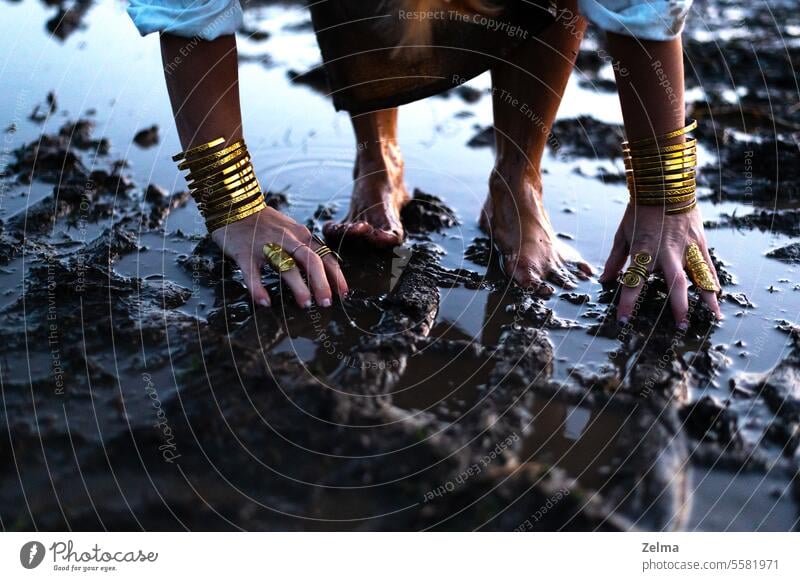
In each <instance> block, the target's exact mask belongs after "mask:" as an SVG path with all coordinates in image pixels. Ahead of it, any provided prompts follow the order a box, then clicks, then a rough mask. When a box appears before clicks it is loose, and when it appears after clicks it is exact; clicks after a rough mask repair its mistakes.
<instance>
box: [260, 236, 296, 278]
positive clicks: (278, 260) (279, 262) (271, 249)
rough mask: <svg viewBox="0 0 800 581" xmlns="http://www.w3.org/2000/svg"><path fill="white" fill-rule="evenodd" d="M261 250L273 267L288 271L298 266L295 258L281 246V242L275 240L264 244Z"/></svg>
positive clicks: (280, 270)
mask: <svg viewBox="0 0 800 581" xmlns="http://www.w3.org/2000/svg"><path fill="white" fill-rule="evenodd" d="M261 251H262V252H263V253H264V257H265V258H266V259H267V260H268V261H269V263H270V264H271V265H272V267H273V268H274V269H275V270H277V271H278V272H286V271H288V270H292V269H293V268H297V264H295V261H294V258H292V257H291V256H289V254H288V253H287V252H286V251H285V250H284V249H283V248H281V247H280V245H279V244H275V243H273V242H270V243H269V244H264V246H263V247H262V249H261Z"/></svg>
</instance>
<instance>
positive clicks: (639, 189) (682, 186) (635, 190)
mask: <svg viewBox="0 0 800 581" xmlns="http://www.w3.org/2000/svg"><path fill="white" fill-rule="evenodd" d="M628 188H632V192H631V193H632V194H634V195H638V194H656V193H664V194H665V195H667V194H670V193H671V192H674V193H677V192H678V191H681V192H683V193H686V191H684V190H688V189H689V188H691V189H692V190H695V189H697V180H696V179H691V180H686V181H684V182H677V183H671V184H668V186H667V187H666V188H665V187H662V186H661V184H637V183H635V182H634V181H633V180H628Z"/></svg>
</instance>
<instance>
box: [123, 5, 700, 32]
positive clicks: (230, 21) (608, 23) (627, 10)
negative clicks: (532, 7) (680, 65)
mask: <svg viewBox="0 0 800 581" xmlns="http://www.w3.org/2000/svg"><path fill="white" fill-rule="evenodd" d="M364 1H375V0H364ZM578 5H579V9H580V12H581V14H583V15H584V16H585V17H586V18H587V19H588V20H589V21H590V22H593V23H594V24H596V25H597V26H599V27H600V28H601V29H603V30H606V31H610V32H616V33H619V34H624V35H626V36H633V37H636V38H641V39H642V40H670V39H672V38H675V37H676V36H677V35H678V34H680V32H681V30H682V29H683V23H684V21H685V20H686V15H687V13H688V12H689V9H690V8H691V6H692V0H578ZM128 14H130V16H131V18H132V19H133V22H134V24H135V25H136V27H137V28H138V29H139V32H140V33H141V34H142V35H145V34H150V33H151V32H169V33H171V34H175V35H177V36H186V37H195V36H197V37H200V38H202V39H204V40H214V39H215V38H217V37H218V36H222V35H226V34H233V33H234V32H236V31H237V30H238V29H239V27H240V26H241V24H242V7H241V5H240V4H239V0H129V6H128Z"/></svg>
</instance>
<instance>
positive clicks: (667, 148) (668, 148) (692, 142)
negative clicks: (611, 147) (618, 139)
mask: <svg viewBox="0 0 800 581" xmlns="http://www.w3.org/2000/svg"><path fill="white" fill-rule="evenodd" d="M696 146H697V140H696V139H687V140H686V141H684V142H683V143H676V144H674V145H663V146H659V147H645V148H642V149H639V148H634V149H630V148H628V147H623V148H622V152H623V153H626V154H634V155H653V154H656V153H658V154H661V153H672V152H675V151H685V150H687V149H690V148H692V147H696Z"/></svg>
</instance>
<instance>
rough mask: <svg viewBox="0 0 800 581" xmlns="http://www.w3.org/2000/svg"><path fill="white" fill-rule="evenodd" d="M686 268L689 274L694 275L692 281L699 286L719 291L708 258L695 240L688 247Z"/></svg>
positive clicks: (703, 288) (706, 289)
mask: <svg viewBox="0 0 800 581" xmlns="http://www.w3.org/2000/svg"><path fill="white" fill-rule="evenodd" d="M686 270H688V271H689V276H691V277H692V281H693V282H694V284H695V286H697V287H698V288H700V289H702V290H705V291H711V292H718V291H719V288H717V283H716V281H715V280H714V276H713V275H712V274H711V269H710V268H709V267H708V263H707V262H706V259H705V258H703V253H702V252H700V247H699V246H698V245H697V244H695V243H694V242H692V243H691V244H689V246H688V247H687V248H686Z"/></svg>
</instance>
